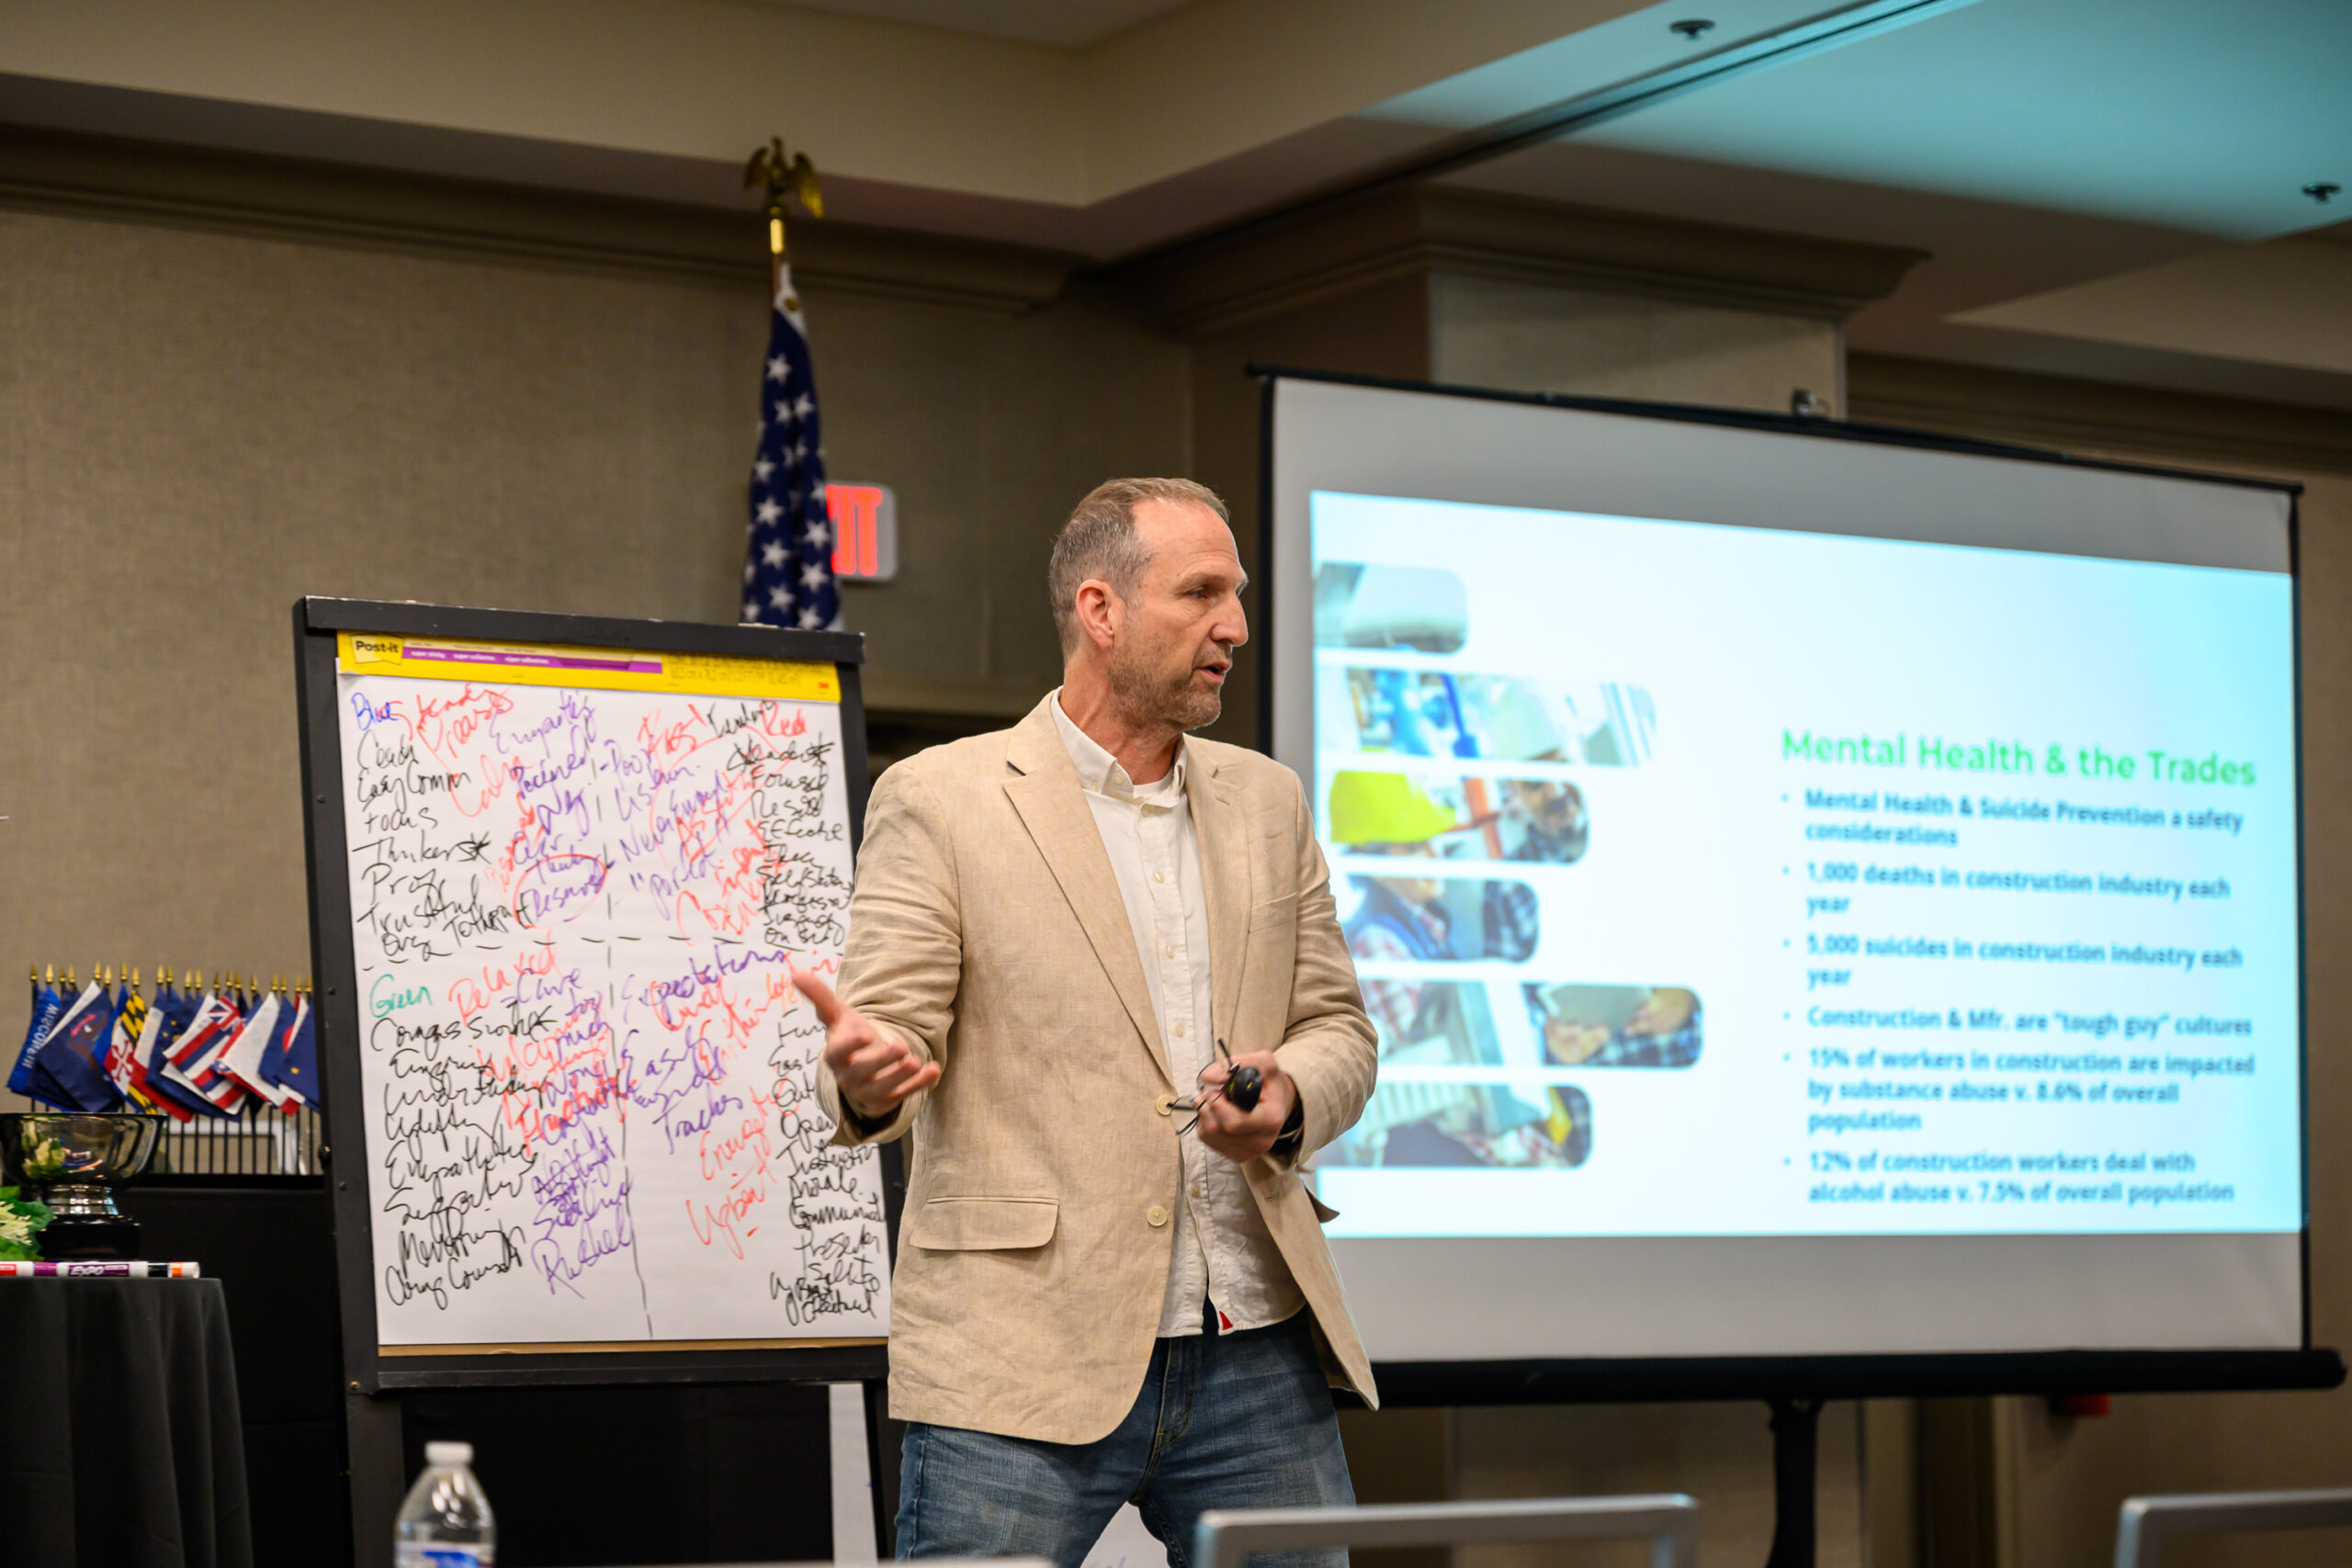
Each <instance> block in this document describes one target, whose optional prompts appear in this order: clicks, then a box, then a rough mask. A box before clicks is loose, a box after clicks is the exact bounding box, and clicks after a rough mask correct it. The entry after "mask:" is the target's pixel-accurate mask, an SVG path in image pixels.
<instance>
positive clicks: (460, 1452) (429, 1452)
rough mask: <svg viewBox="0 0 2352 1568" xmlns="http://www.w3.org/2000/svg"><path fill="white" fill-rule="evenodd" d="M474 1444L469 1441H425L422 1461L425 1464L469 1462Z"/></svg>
mask: <svg viewBox="0 0 2352 1568" xmlns="http://www.w3.org/2000/svg"><path fill="white" fill-rule="evenodd" d="M473 1461H474V1446H473V1445H472V1444H471V1443H427V1444H425V1445H424V1462H425V1463H427V1464H444V1465H447V1464H471V1463H473Z"/></svg>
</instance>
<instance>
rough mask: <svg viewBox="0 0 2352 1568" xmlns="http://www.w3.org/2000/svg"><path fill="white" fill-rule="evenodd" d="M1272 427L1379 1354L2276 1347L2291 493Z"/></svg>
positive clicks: (1974, 462)
mask: <svg viewBox="0 0 2352 1568" xmlns="http://www.w3.org/2000/svg"><path fill="white" fill-rule="evenodd" d="M1267 395H1268V399H1269V403H1270V408H1269V415H1270V417H1269V423H1268V429H1269V431H1270V440H1269V443H1268V447H1267V461H1268V464H1269V470H1270V471H1269V474H1268V493H1269V495H1270V497H1271V500H1272V507H1271V511H1270V513H1269V529H1268V535H1267V538H1266V541H1265V551H1266V558H1265V561H1264V568H1265V570H1264V573H1263V575H1264V577H1265V579H1266V581H1268V583H1269V585H1270V588H1269V593H1268V599H1267V604H1266V606H1265V611H1264V615H1263V617H1262V620H1263V629H1264V630H1265V632H1266V634H1267V639H1268V642H1269V644H1270V645H1271V653H1270V659H1271V664H1272V668H1271V671H1270V691H1271V698H1272V701H1271V711H1270V714H1269V717H1268V728H1269V730H1270V733H1271V740H1272V750H1273V753H1274V755H1275V756H1276V757H1278V758H1280V759H1281V760H1282V761H1284V762H1286V763H1288V764H1289V765H1290V766H1291V767H1293V768H1295V769H1296V770H1297V772H1298V773H1299V775H1300V776H1301V778H1302V779H1303V780H1305V781H1306V786H1307V791H1308V799H1309V804H1310V807H1311V809H1312V810H1313V812H1314V814H1315V819H1316V824H1317V832H1318V834H1319V835H1320V838H1321V840H1322V843H1323V848H1324V852H1325V856H1326V859H1327V860H1328V861H1329V865H1330V869H1331V884H1332V891H1333V894H1334V897H1335V901H1336V903H1337V905H1338V909H1339V915H1340V923H1341V926H1342V928H1343V931H1344V932H1345V935H1346V939H1347V942H1348V946H1349V949H1350V951H1351V953H1352V955H1353V957H1354V960H1355V964H1356V968H1357V973H1358V975H1359V976H1361V978H1362V981H1363V996H1364V1004H1365V1008H1366V1010H1367V1011H1368V1012H1369V1013H1370V1014H1371V1016H1372V1020H1373V1022H1374V1026H1375V1027H1376V1029H1377V1030H1378V1032H1379V1041H1380V1075H1379V1085H1378V1088H1377V1089H1376V1090H1375V1091H1374V1094H1373V1096H1372V1098H1371V1100H1370V1101H1369V1102H1368V1103H1367V1104H1366V1106H1365V1107H1364V1111H1363V1115H1362V1117H1361V1118H1360V1119H1359V1120H1358V1122H1356V1124H1355V1125H1354V1126H1353V1127H1351V1129H1350V1130H1349V1131H1348V1132H1347V1133H1346V1134H1344V1135H1343V1136H1341V1137H1340V1138H1339V1139H1337V1140H1335V1141H1334V1142H1333V1143H1332V1144H1331V1145H1329V1146H1328V1147H1326V1148H1325V1149H1323V1150H1322V1151H1321V1152H1320V1153H1319V1154H1318V1156H1317V1161H1316V1170H1315V1178H1314V1179H1315V1182H1316V1186H1317V1192H1318V1195H1319V1196H1320V1197H1321V1198H1322V1200H1323V1201H1324V1202H1325V1203H1326V1204H1327V1205H1329V1207H1330V1208H1332V1209H1335V1210H1337V1211H1338V1216H1337V1217H1336V1218H1335V1219H1333V1220H1331V1221H1330V1222H1329V1224H1328V1225H1327V1226H1326V1227H1325V1234H1326V1235H1329V1237H1330V1238H1331V1248H1332V1256H1333V1258H1334V1259H1335V1260H1336V1262H1337V1263H1338V1266H1339V1269H1340V1279H1341V1281H1342V1283H1343V1284H1344V1286H1345V1288H1346V1290H1347V1292H1348V1299H1349V1303H1350V1309H1351V1312H1352V1313H1353V1314H1354V1315H1355V1319H1356V1322H1357V1325H1358V1326H1359V1327H1360V1328H1361V1329H1362V1330H1363V1337H1364V1343H1365V1345H1366V1347H1367V1348H1368V1349H1369V1350H1370V1351H1371V1354H1372V1356H1373V1359H1374V1360H1375V1361H1376V1362H1383V1363H1387V1364H1391V1365H1394V1364H1397V1363H1445V1362H1452V1361H1458V1360H1485V1361H1510V1360H1544V1359H1675V1358H1700V1359H1739V1358H1750V1357H1779V1356H1809V1355H1833V1356H1859V1355H1884V1356H1895V1357H1916V1356H1921V1355H1950V1354H1992V1353H2007V1352H2040V1351H2052V1350H2062V1351H2063V1350H2079V1349H2098V1350H2131V1351H2163V1352H2170V1351H2177V1350H2184V1349H2214V1348H2233V1349H2239V1348H2298V1347H2301V1346H2305V1345H2308V1343H2309V1342H2310V1341H2309V1327H2308V1324H2307V1314H2306V1308H2305V1299H2306V1290H2305V1283H2304V1264H2303V1254H2304V1241H2305V1230H2304V1218H2303V1211H2304V1190H2303V1172H2302V1167H2303V1110H2302V1053H2303V1044H2302V1031H2303V1019H2302V1002H2301V995H2302V958H2301V822H2300V806H2299V802H2298V791H2299V787H2300V784H2299V780H2298V765H2299V762H2298V754H2297V712H2296V675H2295V669H2296V666H2295V636H2296V631H2295V626H2296V608H2295V604H2296V601H2295V575H2294V566H2293V562H2294V537H2293V536H2294V499H2293V495H2292V493H2291V492H2290V491H2287V490H2284V489H2281V488H2278V487H2274V486H2266V485H2262V484H2257V483H2252V482H2246V481H2239V480H2233V479H2226V478H2216V477H2211V476H2204V475H2198V474H2192V473H2183V472H2171V471H2164V470H2157V469H2150V468H2121V467H2118V466H2114V465H2103V464H2097V463H2088V462H2082V461H2077V460H2074V459H2071V458H2058V457H2052V455H2049V454H2042V453H2034V452H2030V451H2023V450H2019V449H2013V448H1996V447H1988V446H1978V445H1967V444H1955V443H1950V442H1944V441H1941V440H1939V438H1937V437H1933V436H1915V435H1910V434H1902V433H1895V432H1883V431H1872V430H1868V429H1863V428H1859V427H1854V426H1848V425H1839V424H1833V423H1828V422H1803V423H1796V422H1786V421H1777V420H1758V419H1753V418H1749V417H1747V416H1741V415H1736V414H1724V413H1721V412H1715V411H1701V410H1688V409H1668V408H1661V407H1654V406H1645V405H1631V404H1627V405H1600V404H1594V405H1576V406H1570V405H1564V404H1562V403H1560V402H1554V401H1543V400H1531V399H1521V398H1515V397H1510V396H1507V395H1491V394H1483V393H1477V392H1468V391H1461V390H1451V389H1435V388H1411V387H1397V386H1371V385H1361V384H1349V383H1346V382H1342V381H1338V380H1325V379H1318V378H1310V377H1287V376H1285V377H1277V378H1272V380H1271V381H1270V382H1269V383H1268V393H1267Z"/></svg>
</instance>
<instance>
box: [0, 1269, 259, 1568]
mask: <svg viewBox="0 0 2352 1568" xmlns="http://www.w3.org/2000/svg"><path fill="white" fill-rule="evenodd" d="M0 1534H5V1539H6V1547H5V1548H0V1560H5V1561H6V1562H7V1563H8V1564H9V1568H18V1565H19V1564H21V1565H22V1568H253V1530H252V1521H251V1519H250V1517H249V1516H248V1514H247V1512H246V1501H245V1450H244V1442H243V1434H242V1432H241V1430H240V1428H239V1426H238V1418H237V1371H236V1359H235V1356H234V1354H233V1353H232V1351H231V1349H230V1348H229V1309H228V1305H227V1303H226V1302H225V1300H224V1299H223V1298H222V1295H221V1292H220V1281H219V1280H0Z"/></svg>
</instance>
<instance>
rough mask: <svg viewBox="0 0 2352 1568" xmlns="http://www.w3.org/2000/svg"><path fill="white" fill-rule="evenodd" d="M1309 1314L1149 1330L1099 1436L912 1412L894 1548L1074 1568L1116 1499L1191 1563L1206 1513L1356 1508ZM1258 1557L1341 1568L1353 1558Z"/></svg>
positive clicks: (1261, 1561)
mask: <svg viewBox="0 0 2352 1568" xmlns="http://www.w3.org/2000/svg"><path fill="white" fill-rule="evenodd" d="M1311 1317H1312V1314H1310V1313H1308V1312H1306V1311H1301V1312H1299V1313H1298V1314H1295V1316H1293V1317H1291V1318H1290V1319H1289V1320H1288V1321H1286V1322H1283V1323H1278V1324H1275V1325H1273V1326H1272V1327H1270V1328H1254V1329H1248V1330H1245V1331H1242V1332H1240V1333H1235V1334H1211V1333H1204V1334H1201V1335H1197V1336H1193V1337H1180V1338H1172V1339H1162V1340H1159V1342H1158V1343H1157V1344H1156V1345H1155V1346H1154V1347H1153V1349H1152V1352H1151V1367H1150V1370H1149V1371H1148V1372H1146V1373H1145V1375H1144V1380H1143V1392H1142V1393H1141V1394H1139V1395H1137V1396H1136V1403H1135V1408H1134V1409H1132V1410H1130V1411H1128V1412H1127V1416H1126V1419H1125V1420H1124V1421H1121V1422H1120V1423H1119V1425H1118V1427H1116V1428H1115V1429H1114V1430H1113V1432H1112V1433H1111V1435H1110V1436H1109V1437H1107V1438H1101V1439H1099V1440H1097V1441H1095V1442H1091V1443H1043V1442H1036V1441H1034V1440H1032V1439H1030V1438H1007V1437H1000V1436H998V1435H996V1434H994V1433H989V1432H974V1431H968V1430H966V1429H965V1428H963V1427H933V1426H930V1425H927V1424H925V1423H923V1422H920V1421H917V1422H912V1423H910V1424H909V1425H908V1427H907V1443H906V1449H905V1453H904V1458H903V1459H902V1460H901V1461H900V1464H899V1556H900V1557H902V1558H903V1557H1012V1556H1024V1557H1044V1558H1049V1559H1051V1560H1052V1561H1053V1562H1057V1563H1059V1564H1061V1565H1062V1568H1080V1564H1082V1563H1083V1562H1085V1560H1086V1553H1087V1551H1088V1550H1089V1549H1090V1548H1091V1547H1092V1546H1093V1544H1094V1542H1095V1540H1097V1539H1098V1538H1099V1537H1100V1536H1101V1535H1102V1534H1103V1527H1104V1526H1106V1525H1108V1524H1109V1523H1110V1522H1111V1518H1112V1516H1113V1515H1114V1514H1116V1513H1117V1512H1118V1511H1119V1506H1120V1505H1121V1504H1123V1503H1129V1502H1132V1503H1134V1504H1135V1505H1136V1509H1137V1511H1139V1512H1140V1513H1141V1514H1142V1515H1143V1521H1144V1525H1145V1527H1146V1528H1147V1529H1149V1530H1150V1531H1151V1533H1152V1534H1153V1535H1155V1536H1157V1537H1159V1540H1160V1541H1161V1542H1162V1543H1163V1544H1165V1545H1166V1546H1167V1548H1168V1561H1169V1563H1170V1568H1187V1564H1188V1563H1189V1562H1190V1560H1191V1557H1192V1551H1193V1527H1194V1525H1195V1524H1196V1523H1197V1522H1198V1521H1199V1519H1200V1517H1201V1515H1202V1514H1204V1513H1205V1512H1206V1511H1208V1510H1209V1509H1211V1508H1280V1507H1300V1506H1334V1505H1341V1504H1351V1503H1353V1502H1354V1501H1355V1500H1356V1498H1355V1490H1354V1488H1352V1487H1351V1486H1350V1485H1349V1484H1348V1456H1347V1454H1346V1453H1345V1452H1344V1451H1343V1450H1341V1449H1340V1422H1339V1417H1338V1416H1337V1415H1336V1414H1335V1413H1334V1411H1333V1409H1332V1405H1331V1390H1330V1388H1329V1385H1328V1384H1327V1383H1326V1382H1325V1381H1324V1377H1323V1369H1322V1367H1321V1366H1320V1365H1319V1364H1318V1363H1317V1358H1316V1354H1315V1340H1314V1331H1313V1329H1312V1327H1311V1326H1310V1319H1311ZM1211 1321H1212V1322H1214V1321H1215V1320H1214V1319H1213V1318H1212V1319H1211ZM1254 1561H1255V1564H1256V1568H1265V1565H1266V1564H1268V1563H1272V1562H1280V1563H1283V1564H1286V1565H1290V1568H1347V1561H1348V1554H1347V1553H1346V1552H1345V1551H1329V1552H1308V1553H1282V1554H1269V1555H1268V1556H1266V1557H1261V1558H1258V1559H1255V1560H1254Z"/></svg>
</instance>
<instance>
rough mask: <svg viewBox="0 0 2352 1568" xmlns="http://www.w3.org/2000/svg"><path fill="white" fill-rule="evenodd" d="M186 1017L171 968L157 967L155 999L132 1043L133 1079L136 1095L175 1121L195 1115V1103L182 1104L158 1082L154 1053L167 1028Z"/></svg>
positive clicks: (161, 1043)
mask: <svg viewBox="0 0 2352 1568" xmlns="http://www.w3.org/2000/svg"><path fill="white" fill-rule="evenodd" d="M185 1021H186V1013H185V1010H184V1009H183V1007H182V1003H181V999H180V993H179V991H178V989H177V988H176V987H174V986H173V984H172V972H171V971H170V970H168V969H158V970H156V971H155V999H154V1001H153V1003H152V1004H150V1005H149V1007H148V1009H147V1021H146V1022H144V1023H143V1024H141V1025H140V1028H139V1038H138V1039H137V1040H136V1041H134V1042H132V1043H131V1047H130V1083H131V1093H132V1096H133V1098H135V1099H138V1100H140V1101H141V1103H142V1104H145V1105H147V1106H149V1107H151V1108H153V1110H156V1111H162V1112H163V1113H164V1115H166V1116H168V1117H170V1118H171V1119H172V1120H173V1121H175V1122H192V1121H194V1120H195V1119H196V1110H195V1108H194V1107H193V1106H188V1105H183V1104H182V1103H180V1101H179V1100H178V1099H177V1097H175V1096H174V1095H173V1094H171V1093H169V1092H167V1090H166V1089H165V1088H164V1086H163V1085H162V1084H160V1083H159V1082H157V1078H158V1077H160V1075H158V1074H157V1073H156V1072H155V1067H154V1064H155V1053H156V1052H157V1051H158V1050H159V1049H161V1048H162V1046H163V1043H164V1040H165V1038H166V1037H167V1034H168V1032H172V1031H174V1030H175V1024H177V1023H184V1022H185Z"/></svg>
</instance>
